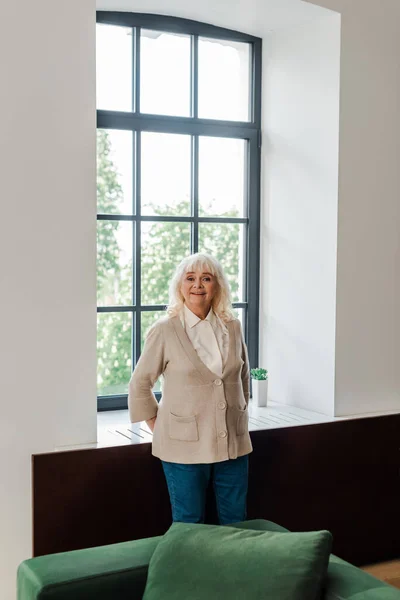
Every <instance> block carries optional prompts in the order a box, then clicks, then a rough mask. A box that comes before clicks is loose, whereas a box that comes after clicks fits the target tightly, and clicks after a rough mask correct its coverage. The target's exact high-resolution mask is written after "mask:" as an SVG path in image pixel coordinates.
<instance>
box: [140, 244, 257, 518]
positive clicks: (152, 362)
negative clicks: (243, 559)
mask: <svg viewBox="0 0 400 600" xmlns="http://www.w3.org/2000/svg"><path fill="white" fill-rule="evenodd" d="M160 375H162V401H161V403H160V404H158V403H157V401H156V399H155V397H154V395H153V393H152V388H153V386H154V383H155V382H156V381H157V379H158V378H159V377H160ZM248 402H249V364H248V358H247V349H246V346H245V343H244V340H243V334H242V330H241V326H240V322H239V321H238V319H236V318H235V317H234V316H233V313H232V305H231V301H230V290H229V284H228V282H227V279H226V276H225V274H224V272H223V270H222V267H221V265H220V264H219V262H218V261H217V260H215V259H214V258H213V257H211V256H209V255H207V254H193V255H192V256H189V257H187V258H185V259H184V260H183V261H182V262H181V263H180V265H179V266H178V267H177V270H176V272H175V275H174V277H173V279H172V282H171V285H170V302H169V306H168V310H167V316H166V317H163V318H161V319H160V320H159V321H158V322H157V323H156V324H155V325H153V327H152V328H151V329H150V331H149V332H148V335H147V338H146V342H145V345H144V349H143V352H142V355H141V357H140V359H139V361H138V363H137V365H136V368H135V370H134V372H133V375H132V379H131V381H130V385H129V400H128V403H129V411H130V419H131V422H132V423H135V422H138V421H146V422H147V424H148V426H149V427H150V429H151V430H152V431H153V444H152V452H153V455H154V456H157V457H158V458H160V459H161V461H162V465H163V469H164V474H165V477H166V481H167V486H168V491H169V495H170V500H171V507H172V517H173V520H174V521H183V522H186V523H202V522H204V512H205V500H206V490H207V487H208V484H209V482H210V481H211V482H212V484H213V487H214V492H215V496H216V505H217V511H218V517H219V521H220V523H221V524H228V523H234V522H238V521H243V520H244V519H245V517H246V496H247V479H248V454H249V453H250V452H251V451H252V446H251V441H250V436H249V432H248V412H247V405H248Z"/></svg>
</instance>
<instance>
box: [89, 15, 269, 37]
mask: <svg viewBox="0 0 400 600" xmlns="http://www.w3.org/2000/svg"><path fill="white" fill-rule="evenodd" d="M96 21H97V23H102V24H103V25H120V26H122V27H132V28H133V29H135V28H138V29H151V30H152V31H163V32H168V33H178V34H179V33H181V34H184V35H193V36H200V37H206V38H214V39H220V40H229V41H232V42H245V43H246V42H247V43H249V44H257V43H260V42H261V40H260V38H258V37H255V36H252V35H248V34H246V33H242V32H240V31H234V30H232V29H226V28H225V27H217V26H215V25H209V24H207V23H199V22H198V21H192V20H190V19H181V18H178V17H169V16H165V15H153V14H143V13H131V12H129V13H128V12H110V11H102V10H99V11H97V13H96Z"/></svg>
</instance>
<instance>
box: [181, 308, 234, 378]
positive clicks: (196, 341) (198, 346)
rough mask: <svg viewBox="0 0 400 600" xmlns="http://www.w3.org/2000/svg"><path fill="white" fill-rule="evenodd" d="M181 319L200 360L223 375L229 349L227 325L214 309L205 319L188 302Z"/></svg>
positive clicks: (211, 369)
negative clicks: (196, 313) (190, 307)
mask: <svg viewBox="0 0 400 600" xmlns="http://www.w3.org/2000/svg"><path fill="white" fill-rule="evenodd" d="M181 321H182V325H183V327H184V329H185V331H186V333H187V336H188V338H189V339H190V341H191V342H192V345H193V347H194V349H195V350H196V352H197V355H198V357H199V358H200V360H202V361H203V363H204V364H205V365H206V367H208V368H209V369H210V371H212V372H213V373H215V374H216V375H218V376H219V377H222V372H223V369H224V367H225V364H226V361H227V358H228V349H229V332H228V328H227V327H226V325H225V324H224V323H223V321H222V320H221V319H220V318H219V317H218V316H217V315H216V314H215V313H214V311H213V310H212V309H211V310H210V311H209V313H208V315H207V317H206V318H205V319H200V318H199V317H197V316H196V315H195V314H194V313H192V311H191V310H190V309H189V308H188V307H187V306H186V304H185V305H184V309H183V315H182V316H181Z"/></svg>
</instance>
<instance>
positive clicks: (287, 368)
mask: <svg viewBox="0 0 400 600" xmlns="http://www.w3.org/2000/svg"><path fill="white" fill-rule="evenodd" d="M263 62H264V80H263V159H262V173H263V182H262V242H263V246H262V252H261V256H262V259H261V273H262V292H261V303H260V305H261V314H260V322H261V327H262V335H261V343H260V354H261V356H260V363H261V364H263V365H266V366H267V367H268V369H269V371H270V373H271V377H270V384H269V397H270V400H273V401H276V402H280V403H284V404H291V405H294V406H300V407H302V408H306V409H309V410H313V411H317V412H321V413H325V414H329V415H333V412H334V378H335V288H336V234H337V200H338V143H339V75H340V16H339V15H338V14H336V13H330V14H328V15H326V16H324V17H319V18H318V19H317V20H312V21H311V22H309V23H307V24H303V25H301V26H298V27H296V28H288V29H281V30H277V31H275V32H271V33H270V34H269V35H268V36H267V37H266V39H265V41H264V59H263Z"/></svg>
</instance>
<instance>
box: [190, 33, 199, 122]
mask: <svg viewBox="0 0 400 600" xmlns="http://www.w3.org/2000/svg"><path fill="white" fill-rule="evenodd" d="M190 78H191V104H192V106H191V116H192V117H193V118H195V119H197V118H198V116H199V36H198V35H192V37H191V69H190Z"/></svg>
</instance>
